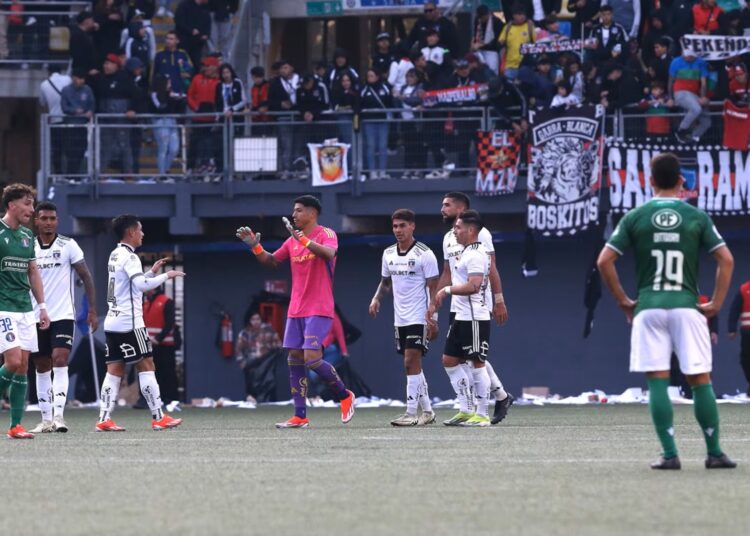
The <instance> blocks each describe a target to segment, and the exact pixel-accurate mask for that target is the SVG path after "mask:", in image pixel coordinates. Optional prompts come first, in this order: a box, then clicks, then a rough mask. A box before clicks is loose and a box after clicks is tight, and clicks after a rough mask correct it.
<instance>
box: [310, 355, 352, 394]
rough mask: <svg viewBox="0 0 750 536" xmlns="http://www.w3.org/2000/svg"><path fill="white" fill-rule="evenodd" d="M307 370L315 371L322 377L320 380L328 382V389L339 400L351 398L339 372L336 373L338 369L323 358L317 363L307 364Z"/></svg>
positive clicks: (317, 360) (316, 361)
mask: <svg viewBox="0 0 750 536" xmlns="http://www.w3.org/2000/svg"><path fill="white" fill-rule="evenodd" d="M306 366H307V369H308V370H312V371H314V372H315V373H316V374H317V375H318V376H320V379H321V380H323V381H324V382H326V384H328V387H329V388H330V389H331V392H332V393H333V394H334V395H335V396H336V398H338V399H339V400H344V399H345V398H346V397H347V396H349V393H347V392H346V387H345V386H344V382H342V381H341V378H339V374H338V372H336V369H335V368H333V366H332V365H331V364H330V363H328V362H327V361H324V360H323V358H322V357H321V358H318V359H316V360H315V361H308V362H307V363H306Z"/></svg>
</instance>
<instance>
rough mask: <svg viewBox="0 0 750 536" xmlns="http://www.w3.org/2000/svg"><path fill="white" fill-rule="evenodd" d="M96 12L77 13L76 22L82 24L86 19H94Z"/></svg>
mask: <svg viewBox="0 0 750 536" xmlns="http://www.w3.org/2000/svg"><path fill="white" fill-rule="evenodd" d="M93 18H94V14H93V13H92V12H91V11H81V12H80V13H79V14H78V15H76V22H77V23H78V24H81V23H82V22H83V21H85V20H86V19H93Z"/></svg>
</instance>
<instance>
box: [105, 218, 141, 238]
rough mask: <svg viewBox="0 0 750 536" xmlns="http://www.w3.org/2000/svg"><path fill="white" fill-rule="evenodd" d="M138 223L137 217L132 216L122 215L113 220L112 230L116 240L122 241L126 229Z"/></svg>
mask: <svg viewBox="0 0 750 536" xmlns="http://www.w3.org/2000/svg"><path fill="white" fill-rule="evenodd" d="M139 221H140V220H139V219H138V216H135V215H133V214H122V215H120V216H117V217H116V218H115V219H113V220H112V230H113V231H114V233H115V236H116V237H117V240H122V239H123V238H124V237H125V233H126V232H127V231H128V229H130V228H131V227H135V226H136V225H138V222H139Z"/></svg>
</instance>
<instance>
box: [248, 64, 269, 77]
mask: <svg viewBox="0 0 750 536" xmlns="http://www.w3.org/2000/svg"><path fill="white" fill-rule="evenodd" d="M250 76H257V77H258V78H263V77H264V76H266V70H265V69H264V68H263V67H260V66H256V67H253V68H252V69H250Z"/></svg>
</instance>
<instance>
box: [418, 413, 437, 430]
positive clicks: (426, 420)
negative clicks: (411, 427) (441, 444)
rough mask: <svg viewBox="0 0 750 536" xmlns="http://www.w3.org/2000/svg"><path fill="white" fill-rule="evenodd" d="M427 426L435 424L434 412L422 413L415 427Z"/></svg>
mask: <svg viewBox="0 0 750 536" xmlns="http://www.w3.org/2000/svg"><path fill="white" fill-rule="evenodd" d="M428 424H435V412H434V411H423V412H422V414H421V415H420V416H419V419H417V426H427V425H428Z"/></svg>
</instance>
